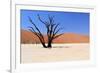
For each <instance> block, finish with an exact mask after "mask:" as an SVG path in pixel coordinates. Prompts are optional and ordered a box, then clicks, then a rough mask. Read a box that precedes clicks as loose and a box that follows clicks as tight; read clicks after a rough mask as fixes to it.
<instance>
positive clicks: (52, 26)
mask: <svg viewBox="0 0 100 73" xmlns="http://www.w3.org/2000/svg"><path fill="white" fill-rule="evenodd" d="M37 16H38V19H39V21H40V22H42V23H43V24H44V25H45V27H46V30H47V31H46V34H47V37H48V43H47V45H45V40H44V36H43V34H42V33H41V31H40V30H39V28H38V27H37V26H36V24H35V23H34V22H33V21H32V19H31V18H30V17H29V21H30V22H31V23H32V24H33V27H29V28H30V29H29V30H30V31H31V32H32V33H34V34H35V35H36V36H37V37H38V38H39V40H40V42H41V44H42V45H43V47H44V48H51V47H52V42H53V40H54V39H56V38H58V37H59V36H61V35H62V34H63V33H60V34H59V31H60V30H61V29H62V28H59V25H60V23H55V21H54V16H49V15H48V20H47V21H43V20H42V19H41V17H40V16H39V14H38V15H37ZM34 28H35V29H34Z"/></svg>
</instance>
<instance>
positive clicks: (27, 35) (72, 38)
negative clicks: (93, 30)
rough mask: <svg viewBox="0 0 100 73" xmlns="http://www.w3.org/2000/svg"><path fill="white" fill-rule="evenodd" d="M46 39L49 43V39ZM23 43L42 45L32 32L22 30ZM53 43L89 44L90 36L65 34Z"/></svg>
mask: <svg viewBox="0 0 100 73" xmlns="http://www.w3.org/2000/svg"><path fill="white" fill-rule="evenodd" d="M44 37H45V41H46V42H47V37H46V36H44ZM21 43H40V41H39V39H38V37H37V36H36V35H34V34H33V33H32V32H30V31H27V30H21ZM53 43H89V36H86V35H80V34H75V33H64V34H63V35H61V36H60V37H58V38H56V39H55V40H54V41H53Z"/></svg>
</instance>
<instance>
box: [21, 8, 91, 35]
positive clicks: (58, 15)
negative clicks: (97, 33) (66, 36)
mask: <svg viewBox="0 0 100 73" xmlns="http://www.w3.org/2000/svg"><path fill="white" fill-rule="evenodd" d="M20 14H21V16H20V20H21V29H24V30H28V26H32V24H31V23H30V22H29V19H28V16H30V17H31V19H32V20H33V22H34V23H35V24H36V25H37V27H38V28H39V29H40V30H41V31H42V32H43V33H45V32H46V28H45V26H44V24H42V23H41V22H40V21H39V20H38V18H37V14H39V15H40V17H41V19H43V20H44V21H46V20H47V19H48V15H50V16H55V17H54V19H55V22H56V23H60V26H59V27H62V28H63V30H62V31H61V32H63V33H77V34H83V35H89V27H90V26H89V16H90V14H89V13H82V12H60V11H57V12H56V11H40V10H38V11H37V10H21V11H20Z"/></svg>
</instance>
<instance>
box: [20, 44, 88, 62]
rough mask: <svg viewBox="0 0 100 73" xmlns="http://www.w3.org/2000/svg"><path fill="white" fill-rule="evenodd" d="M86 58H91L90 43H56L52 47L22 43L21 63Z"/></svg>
mask: <svg viewBox="0 0 100 73" xmlns="http://www.w3.org/2000/svg"><path fill="white" fill-rule="evenodd" d="M85 59H89V43H84V44H54V45H53V48H51V49H48V48H43V47H42V46H41V44H37V45H36V44H22V45H21V63H34V62H54V61H65V60H66V61H67V60H85Z"/></svg>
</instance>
